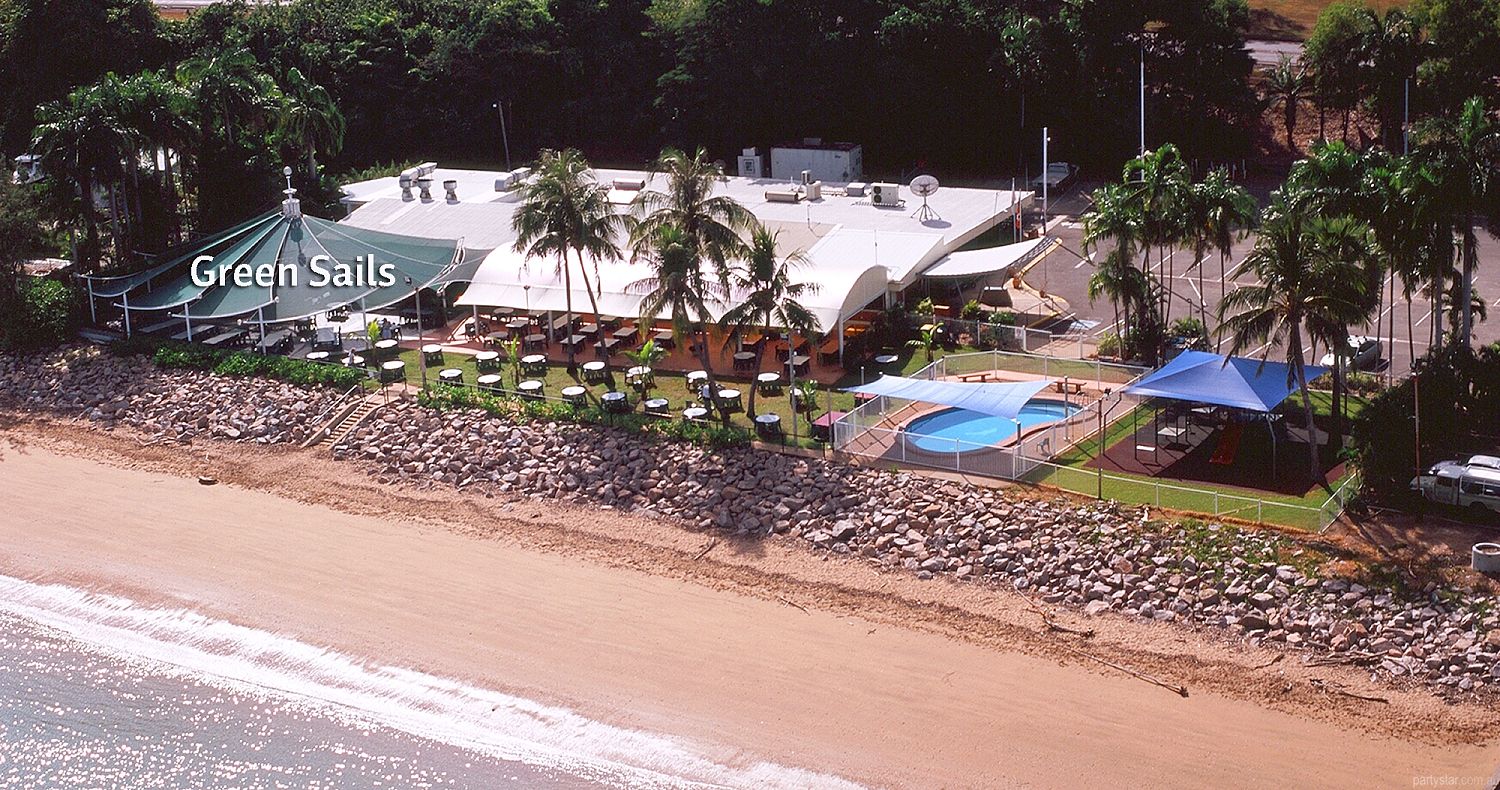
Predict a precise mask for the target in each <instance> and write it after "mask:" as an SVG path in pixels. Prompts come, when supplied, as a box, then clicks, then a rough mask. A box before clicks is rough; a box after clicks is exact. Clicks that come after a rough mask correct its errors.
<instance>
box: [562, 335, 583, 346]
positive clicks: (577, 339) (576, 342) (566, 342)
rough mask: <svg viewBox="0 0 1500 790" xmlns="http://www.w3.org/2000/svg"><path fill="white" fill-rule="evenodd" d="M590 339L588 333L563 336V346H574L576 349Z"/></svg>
mask: <svg viewBox="0 0 1500 790" xmlns="http://www.w3.org/2000/svg"><path fill="white" fill-rule="evenodd" d="M588 339H589V336H588V335H583V334H577V335H568V336H567V337H565V338H563V341H562V346H563V348H573V349H576V348H578V347H579V346H582V345H583V341H585V340H588Z"/></svg>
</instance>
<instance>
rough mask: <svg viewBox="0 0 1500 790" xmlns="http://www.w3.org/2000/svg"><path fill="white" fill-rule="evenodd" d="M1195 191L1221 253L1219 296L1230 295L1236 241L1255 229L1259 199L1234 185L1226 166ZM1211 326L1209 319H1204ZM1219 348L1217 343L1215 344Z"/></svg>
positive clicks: (1200, 277) (1211, 239)
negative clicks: (1231, 259) (1228, 268)
mask: <svg viewBox="0 0 1500 790" xmlns="http://www.w3.org/2000/svg"><path fill="white" fill-rule="evenodd" d="M1194 189H1195V196H1194V199H1195V200H1196V201H1198V202H1199V204H1200V209H1201V211H1202V215H1201V216H1202V218H1203V220H1204V222H1205V223H1206V228H1205V230H1206V231H1207V237H1208V239H1209V242H1210V244H1211V245H1212V246H1213V249H1214V250H1215V251H1217V252H1218V253H1219V293H1221V294H1223V293H1228V292H1229V283H1228V279H1229V278H1228V274H1227V272H1226V265H1227V263H1228V261H1229V254H1230V253H1231V252H1233V250H1234V244H1235V242H1237V241H1239V240H1240V239H1243V238H1244V237H1245V235H1246V234H1247V233H1249V232H1250V228H1252V227H1254V225H1255V220H1256V218H1257V217H1258V216H1259V211H1258V207H1257V206H1256V204H1255V196H1254V195H1251V194H1250V190H1248V189H1245V188H1244V187H1243V186H1240V185H1239V184H1236V183H1234V181H1233V180H1232V179H1231V178H1230V177H1229V171H1228V170H1227V169H1225V168H1222V167H1216V168H1214V169H1213V170H1210V171H1209V173H1208V175H1207V176H1205V177H1204V179H1203V181H1202V182H1201V183H1199V184H1198V185H1197V186H1196V187H1194ZM1198 292H1199V293H1200V294H1201V293H1203V266H1202V264H1199V267H1198ZM1203 325H1204V328H1207V327H1208V318H1207V316H1205V317H1204V319H1203ZM1215 348H1216V349H1217V343H1216V344H1215Z"/></svg>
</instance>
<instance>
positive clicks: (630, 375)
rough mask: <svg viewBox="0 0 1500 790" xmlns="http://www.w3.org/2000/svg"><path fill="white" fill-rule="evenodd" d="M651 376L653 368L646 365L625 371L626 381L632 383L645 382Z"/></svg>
mask: <svg viewBox="0 0 1500 790" xmlns="http://www.w3.org/2000/svg"><path fill="white" fill-rule="evenodd" d="M650 376H651V368H649V367H647V366H645V365H636V366H635V367H633V368H631V369H629V370H627V371H625V380H626V381H628V382H631V383H634V382H638V381H642V380H645V379H647V378H649V377H650Z"/></svg>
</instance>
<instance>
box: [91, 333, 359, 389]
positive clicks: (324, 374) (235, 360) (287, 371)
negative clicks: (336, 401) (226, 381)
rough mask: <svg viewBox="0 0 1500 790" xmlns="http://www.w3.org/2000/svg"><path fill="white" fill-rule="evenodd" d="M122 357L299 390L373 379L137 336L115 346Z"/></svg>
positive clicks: (313, 365) (348, 371)
mask: <svg viewBox="0 0 1500 790" xmlns="http://www.w3.org/2000/svg"><path fill="white" fill-rule="evenodd" d="M111 349H112V350H113V351H114V353H116V354H118V355H120V356H133V355H149V356H150V357H151V361H152V362H153V363H154V364H155V365H156V366H157V367H161V368H176V369H181V370H205V371H212V372H213V373H216V374H218V375H221V376H265V377H266V378H271V379H276V380H278V381H285V382H286V383H288V384H295V385H297V386H299V387H314V386H322V385H326V386H333V387H337V388H339V389H348V388H350V387H353V386H357V385H358V384H360V383H361V382H363V381H364V380H365V379H367V378H369V376H368V375H367V374H366V373H365V371H364V370H361V369H359V368H346V367H343V366H341V365H327V364H323V363H319V362H308V361H307V360H304V359H290V358H288V357H278V356H266V355H261V354H252V353H248V352H244V351H225V350H223V349H216V348H208V347H207V346H201V345H197V344H194V343H176V342H171V341H162V340H157V339H155V338H147V337H142V336H136V337H134V338H130V339H127V340H122V341H119V342H117V343H115V344H114V345H113V346H111Z"/></svg>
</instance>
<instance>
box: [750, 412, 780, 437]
mask: <svg viewBox="0 0 1500 790" xmlns="http://www.w3.org/2000/svg"><path fill="white" fill-rule="evenodd" d="M755 430H756V431H757V432H758V433H761V434H778V433H781V415H779V414H757V415H755Z"/></svg>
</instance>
